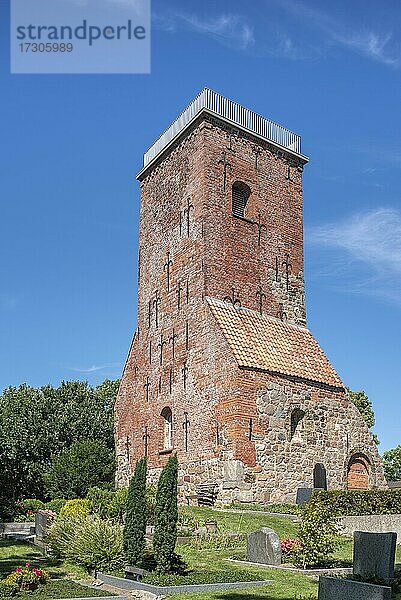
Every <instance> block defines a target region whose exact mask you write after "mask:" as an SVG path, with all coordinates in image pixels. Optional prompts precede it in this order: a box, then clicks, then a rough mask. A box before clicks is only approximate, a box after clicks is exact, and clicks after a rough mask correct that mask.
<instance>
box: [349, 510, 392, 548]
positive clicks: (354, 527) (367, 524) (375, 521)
mask: <svg viewBox="0 0 401 600" xmlns="http://www.w3.org/2000/svg"><path fill="white" fill-rule="evenodd" d="M338 527H339V531H340V532H341V534H342V535H347V536H349V537H352V536H353V535H354V532H355V531H367V532H368V533H392V532H394V533H396V534H397V544H401V515H360V516H351V517H340V518H339V519H338Z"/></svg>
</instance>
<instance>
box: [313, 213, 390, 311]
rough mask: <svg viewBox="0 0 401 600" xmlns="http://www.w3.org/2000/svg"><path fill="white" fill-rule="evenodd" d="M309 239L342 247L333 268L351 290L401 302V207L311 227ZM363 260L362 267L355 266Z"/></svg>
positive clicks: (328, 270) (331, 271)
mask: <svg viewBox="0 0 401 600" xmlns="http://www.w3.org/2000/svg"><path fill="white" fill-rule="evenodd" d="M305 239H306V242H307V243H309V244H311V245H317V246H321V247H326V248H331V249H335V250H338V251H339V254H338V255H337V257H336V259H335V261H333V264H332V268H330V267H329V268H326V270H325V272H323V271H322V272H319V276H322V275H323V276H330V277H332V276H333V275H338V274H339V273H341V278H336V279H335V281H336V285H337V287H339V286H341V284H340V280H341V281H342V283H343V285H344V286H345V287H346V289H347V291H351V292H357V293H365V294H369V295H378V296H382V297H386V298H387V299H391V300H393V301H396V302H397V303H400V304H401V210H397V209H395V208H377V209H373V210H370V211H364V212H361V213H358V214H355V215H353V216H351V217H349V218H347V219H344V220H342V221H339V222H337V223H331V224H328V225H322V226H318V227H314V228H312V229H309V231H307V233H306V237H305ZM356 263H359V264H360V265H361V267H365V268H363V269H362V268H361V269H357V268H355V264H356Z"/></svg>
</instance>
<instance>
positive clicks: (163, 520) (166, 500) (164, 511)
mask: <svg viewBox="0 0 401 600" xmlns="http://www.w3.org/2000/svg"><path fill="white" fill-rule="evenodd" d="M177 478H178V461H177V457H176V456H170V458H169V460H168V462H167V464H166V466H165V467H164V469H163V471H162V472H161V475H160V478H159V483H158V485H157V493H156V507H155V534H154V538H153V550H154V553H155V559H156V563H157V570H158V571H159V572H161V573H169V572H171V570H172V565H173V561H174V556H175V554H174V550H175V544H176V542H177V520H178V510H177Z"/></svg>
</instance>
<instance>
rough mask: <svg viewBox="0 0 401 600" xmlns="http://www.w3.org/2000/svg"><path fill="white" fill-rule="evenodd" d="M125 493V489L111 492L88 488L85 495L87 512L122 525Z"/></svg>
mask: <svg viewBox="0 0 401 600" xmlns="http://www.w3.org/2000/svg"><path fill="white" fill-rule="evenodd" d="M127 493H128V491H127V490H126V489H121V490H118V491H117V492H111V491H108V490H104V489H101V488H98V487H93V488H90V490H89V491H88V493H87V495H86V499H87V500H88V508H89V512H90V513H91V514H93V515H97V516H98V517H100V518H102V519H110V520H112V521H114V522H115V523H120V524H122V523H123V521H124V515H125V512H126V510H127Z"/></svg>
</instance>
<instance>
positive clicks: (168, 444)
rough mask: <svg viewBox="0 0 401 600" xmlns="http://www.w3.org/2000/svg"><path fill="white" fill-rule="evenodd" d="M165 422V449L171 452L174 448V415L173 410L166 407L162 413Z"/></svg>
mask: <svg viewBox="0 0 401 600" xmlns="http://www.w3.org/2000/svg"><path fill="white" fill-rule="evenodd" d="M161 416H162V417H163V421H164V430H163V449H164V450H170V449H171V448H172V447H173V414H172V412H171V408H169V407H168V406H166V407H165V408H163V410H162V412H161Z"/></svg>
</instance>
